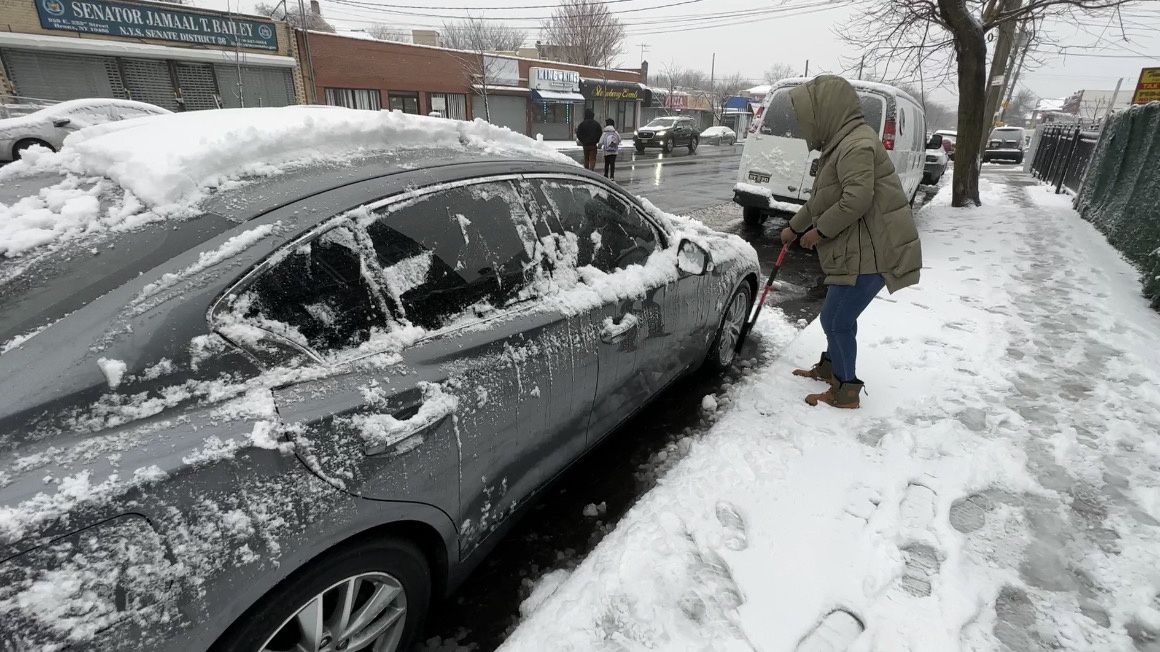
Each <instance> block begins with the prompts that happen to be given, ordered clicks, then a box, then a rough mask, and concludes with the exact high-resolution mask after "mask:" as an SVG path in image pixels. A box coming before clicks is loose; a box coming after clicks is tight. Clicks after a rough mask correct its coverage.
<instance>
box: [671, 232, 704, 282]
mask: <svg viewBox="0 0 1160 652" xmlns="http://www.w3.org/2000/svg"><path fill="white" fill-rule="evenodd" d="M711 262H712V260H711V259H710V258H709V252H708V251H705V248H704V247H702V246H701V245H699V244H697V243H695V242H693V241H692V240H681V244H680V246H678V247H677V269H679V270H680V271H681V272H683V273H685V274H688V275H689V276H702V275H703V274H705V272H707V271H709V263H711Z"/></svg>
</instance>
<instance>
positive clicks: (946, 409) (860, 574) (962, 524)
mask: <svg viewBox="0 0 1160 652" xmlns="http://www.w3.org/2000/svg"><path fill="white" fill-rule="evenodd" d="M1012 180H1013V181H1014V183H1012V184H1006V183H994V184H992V185H990V187H989V188H988V189H987V191H986V192H985V197H984V199H985V203H986V206H985V207H984V208H982V209H952V208H950V207H949V206H948V205H947V204H948V194H947V192H948V190H949V189H945V190H944V192H943V193H942V194H940V195H939V196H938V197H936V198H935V200H934V201H933V202H932V205H930V206H928V207H926V208H924V209H923V210H922V211H920V212H919V214H918V220H919V229H920V231H921V232H922V234H923V247H924V254H925V262H926V267H927V269H925V270H924V272H923V279H922V282H921V284H920V286H919V287H917V288H912V289H908V290H904V291H902V292H899V293H898V294H896V295H893V296H887V295H885V294H883V295H881V296H880V297H879V300H877V301H875V302H874V303H873V304H872V305H871V307H870V309H869V310H868V311H867V313H866V314H865V315H864V317H863V320H862V323H861V326H860V331H861V336H860V340H861V343H862V345H863V347H862V352H861V357H860V359H859V375H860V376H861V377H862V379H863V380H865V381H866V383H867V387H868V388H869V392H870V393H869V396H866V397H864V399H863V409H861V410H857V411H850V412H846V411H838V410H834V409H830V408H827V407H818V408H810V407H808V406H807V405H806V404H805V403H804V402H803V401H802V397H803V396H804V395H805V394H807V393H810V392H813V391H819V390H820V389H821V387H822V386H821V385H820V384H819V383H815V382H813V381H809V380H805V379H800V378H794V377H792V376H791V375H790V370H791V369H792V367H793V366H794V365H808V364H810V363H812V362H813V361H815V360H816V358H817V355H818V351H820V350H821V349H822V348H823V343H824V338H823V335H822V333H821V330H820V328H819V326H818V324H817V323H816V322H815V323H813V324H811V325H810V326H809V327H808V328H806V329H805V330H804V331H803V332H802V333H801V335H800V336H799V337H798V338H797V339H796V340H795V341H793V342H792V343H791V344H790V345H789V346H788V347H787V348H786V349H785V350H784V351H782V352H781V355H780V357H778V358H777V359H775V360H774V362H772V363H771V364H769V365H768V366H766V367H764V368H760V369H755V370H754V372H753V373H752V374H751V375H750V376H749V377H748V379H747V380H746V381H745V382H743V383H741V384H740V385H738V386H736V387H734V388H733V389H731V390H729V392H728V394H727V395H725V396H718V397H717V399H718V401H719V403H720V404H721V408H720V410H721V411H720V417H719V419H718V421H717V423H716V425H715V426H714V427H713V428H712V430H710V431H709V432H708V433H707V434H706V435H705V436H704V437H703V438H701V439H700V440H699V441H698V442H697V443H696V444H695V445H694V446H693V447H692V449H691V451H690V452H689V454H688V456H687V457H686V458H685V459H684V460H682V461H681V462H680V463H679V464H678V465H677V466H676V467H674V468H673V469H672V470H671V471H670V472H669V473H668V475H667V476H665V477H664V478H662V479H661V481H660V483H659V484H658V486H657V487H656V488H655V489H654V490H652V491H651V492H650V493H648V494H647V495H645V496H644V497H643V498H642V499H641V500H640V502H639V503H638V504H637V505H636V506H634V507H633V509H632V510H631V511H630V512H629V513H628V514H627V515H626V516H625V517H624V518H623V519H622V520H621V522H620V523H619V524H618V525H617V527H616V529H615V530H614V531H613V532H612V533H611V534H609V535H608V536H607V537H606V538H605V539H604V541H602V542H601V543H600V545H599V546H598V547H597V548H596V549H595V551H594V552H593V553H592V554H591V555H590V556H589V557H588V558H587V559H586V560H585V561H584V562H583V563H582V564H581V565H580V566H579V567H578V568H577V569H575V570H574V571H572V572H571V573H570V575H567V576H565V575H566V572H565V571H557V572H556V573H552V574H549V575H548V576H547V577H545V578H544V579H542V580H541V582H540V583H539V585H538V586H537V588H536V591H535V592H534V593H533V594H532V596H531V597H530V598H529V599H528V601H527V602H526V603H525V605H524V611H525V619H524V622H523V623H522V624H521V626H520V627H519V628H518V629H517V630H516V631H515V633H514V634H513V635H512V637H511V638H510V639H509V641H508V642H507V643H506V644H505V646H504V647H503V648H502V649H503V650H505V651H507V652H512V651H521V652H522V651H528V652H533V651H535V652H540V651H542V650H577V651H580V650H583V651H590V650H645V649H648V650H714V651H723V650H769V651H773V650H794V649H798V650H807V649H808V650H829V649H833V650H845V649H851V650H882V651H889V652H897V651H901V650H931V651H938V652H944V651H950V650H993V649H1009V650H1017V651H1019V652H1028V651H1033V650H1049V649H1068V650H1132V649H1141V650H1143V649H1148V650H1154V649H1156V646H1157V645H1158V643H1157V640H1158V638H1157V637H1158V632H1160V597H1158V593H1160V462H1158V461H1157V460H1160V434H1158V433H1160V390H1158V387H1160V375H1158V369H1160V316H1158V315H1157V314H1156V313H1154V312H1152V311H1151V310H1149V309H1148V308H1147V306H1146V303H1145V301H1144V300H1143V299H1142V298H1141V296H1140V292H1139V284H1138V282H1137V278H1136V277H1137V274H1136V272H1135V270H1134V269H1132V268H1131V267H1130V266H1128V264H1127V263H1125V262H1124V261H1123V260H1122V259H1121V258H1120V256H1119V255H1118V254H1117V253H1116V252H1115V251H1114V250H1113V249H1112V248H1111V247H1110V246H1109V245H1108V244H1107V243H1106V242H1105V241H1104V239H1103V238H1102V236H1100V235H1099V234H1098V233H1097V232H1096V231H1095V229H1093V228H1092V227H1091V226H1090V225H1088V224H1087V223H1085V222H1083V221H1082V220H1080V218H1079V217H1078V216H1077V215H1076V214H1075V213H1074V212H1073V211H1072V210H1071V209H1070V208H1069V207H1068V206H1067V204H1066V202H1065V201H1060V199H1059V198H1057V197H1055V196H1054V195H1051V194H1049V193H1048V192H1047V191H1046V190H1044V189H1043V188H1042V187H1040V186H1031V187H1023V186H1021V185H1020V177H1016V176H1012ZM946 185H947V186H948V187H949V185H950V184H949V183H948V184H946ZM984 185H985V186H986V185H988V184H987V182H986V181H984ZM766 314H768V315H769V319H766V320H764V323H763V324H762V325H761V326H760V327H759V328H760V329H761V330H760V331H759V332H760V333H762V334H763V335H764V336H765V337H763V340H764V342H765V343H766V345H768V346H772V345H771V344H769V342H772V341H774V340H782V341H784V334H785V329H786V328H788V326H786V325H784V324H783V323H781V322H779V321H778V317H777V311H776V310H771V311H767V313H766ZM576 516H577V518H580V515H579V514H577V515H576ZM863 627H864V628H865V631H862V629H863Z"/></svg>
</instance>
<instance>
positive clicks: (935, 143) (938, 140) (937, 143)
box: [926, 134, 943, 149]
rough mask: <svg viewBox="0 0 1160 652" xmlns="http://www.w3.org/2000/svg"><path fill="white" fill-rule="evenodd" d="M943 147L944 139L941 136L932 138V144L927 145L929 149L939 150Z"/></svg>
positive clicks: (937, 135)
mask: <svg viewBox="0 0 1160 652" xmlns="http://www.w3.org/2000/svg"><path fill="white" fill-rule="evenodd" d="M942 146H943V137H942V135H940V134H935V135H933V136H931V137H930V142H929V143H927V144H926V148H927V149H938V148H940V147H942Z"/></svg>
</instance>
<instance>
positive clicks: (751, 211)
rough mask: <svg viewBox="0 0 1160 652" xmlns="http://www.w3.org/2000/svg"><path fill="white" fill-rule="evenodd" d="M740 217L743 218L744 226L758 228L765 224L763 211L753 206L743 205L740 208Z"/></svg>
mask: <svg viewBox="0 0 1160 652" xmlns="http://www.w3.org/2000/svg"><path fill="white" fill-rule="evenodd" d="M741 218H742V219H743V220H745V226H748V227H751V228H754V229H760V228H761V226H762V225H763V224H765V213H764V212H763V211H762V210H761V209H760V208H756V207H754V206H745V207H743V208H742V209H741Z"/></svg>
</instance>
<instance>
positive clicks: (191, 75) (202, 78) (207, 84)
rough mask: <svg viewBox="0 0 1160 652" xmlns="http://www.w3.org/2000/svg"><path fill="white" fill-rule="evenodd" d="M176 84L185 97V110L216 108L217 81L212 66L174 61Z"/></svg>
mask: <svg viewBox="0 0 1160 652" xmlns="http://www.w3.org/2000/svg"><path fill="white" fill-rule="evenodd" d="M174 69H175V70H176V71H177V86H178V88H180V89H181V96H182V97H183V98H185V110H186V111H198V110H201V109H216V108H217V101H216V100H215V99H214V96H215V95H217V92H218V88H217V82H216V81H215V80H214V76H213V66H210V65H208V64H207V65H199V64H196V63H181V62H178V63H175V64H174Z"/></svg>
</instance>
